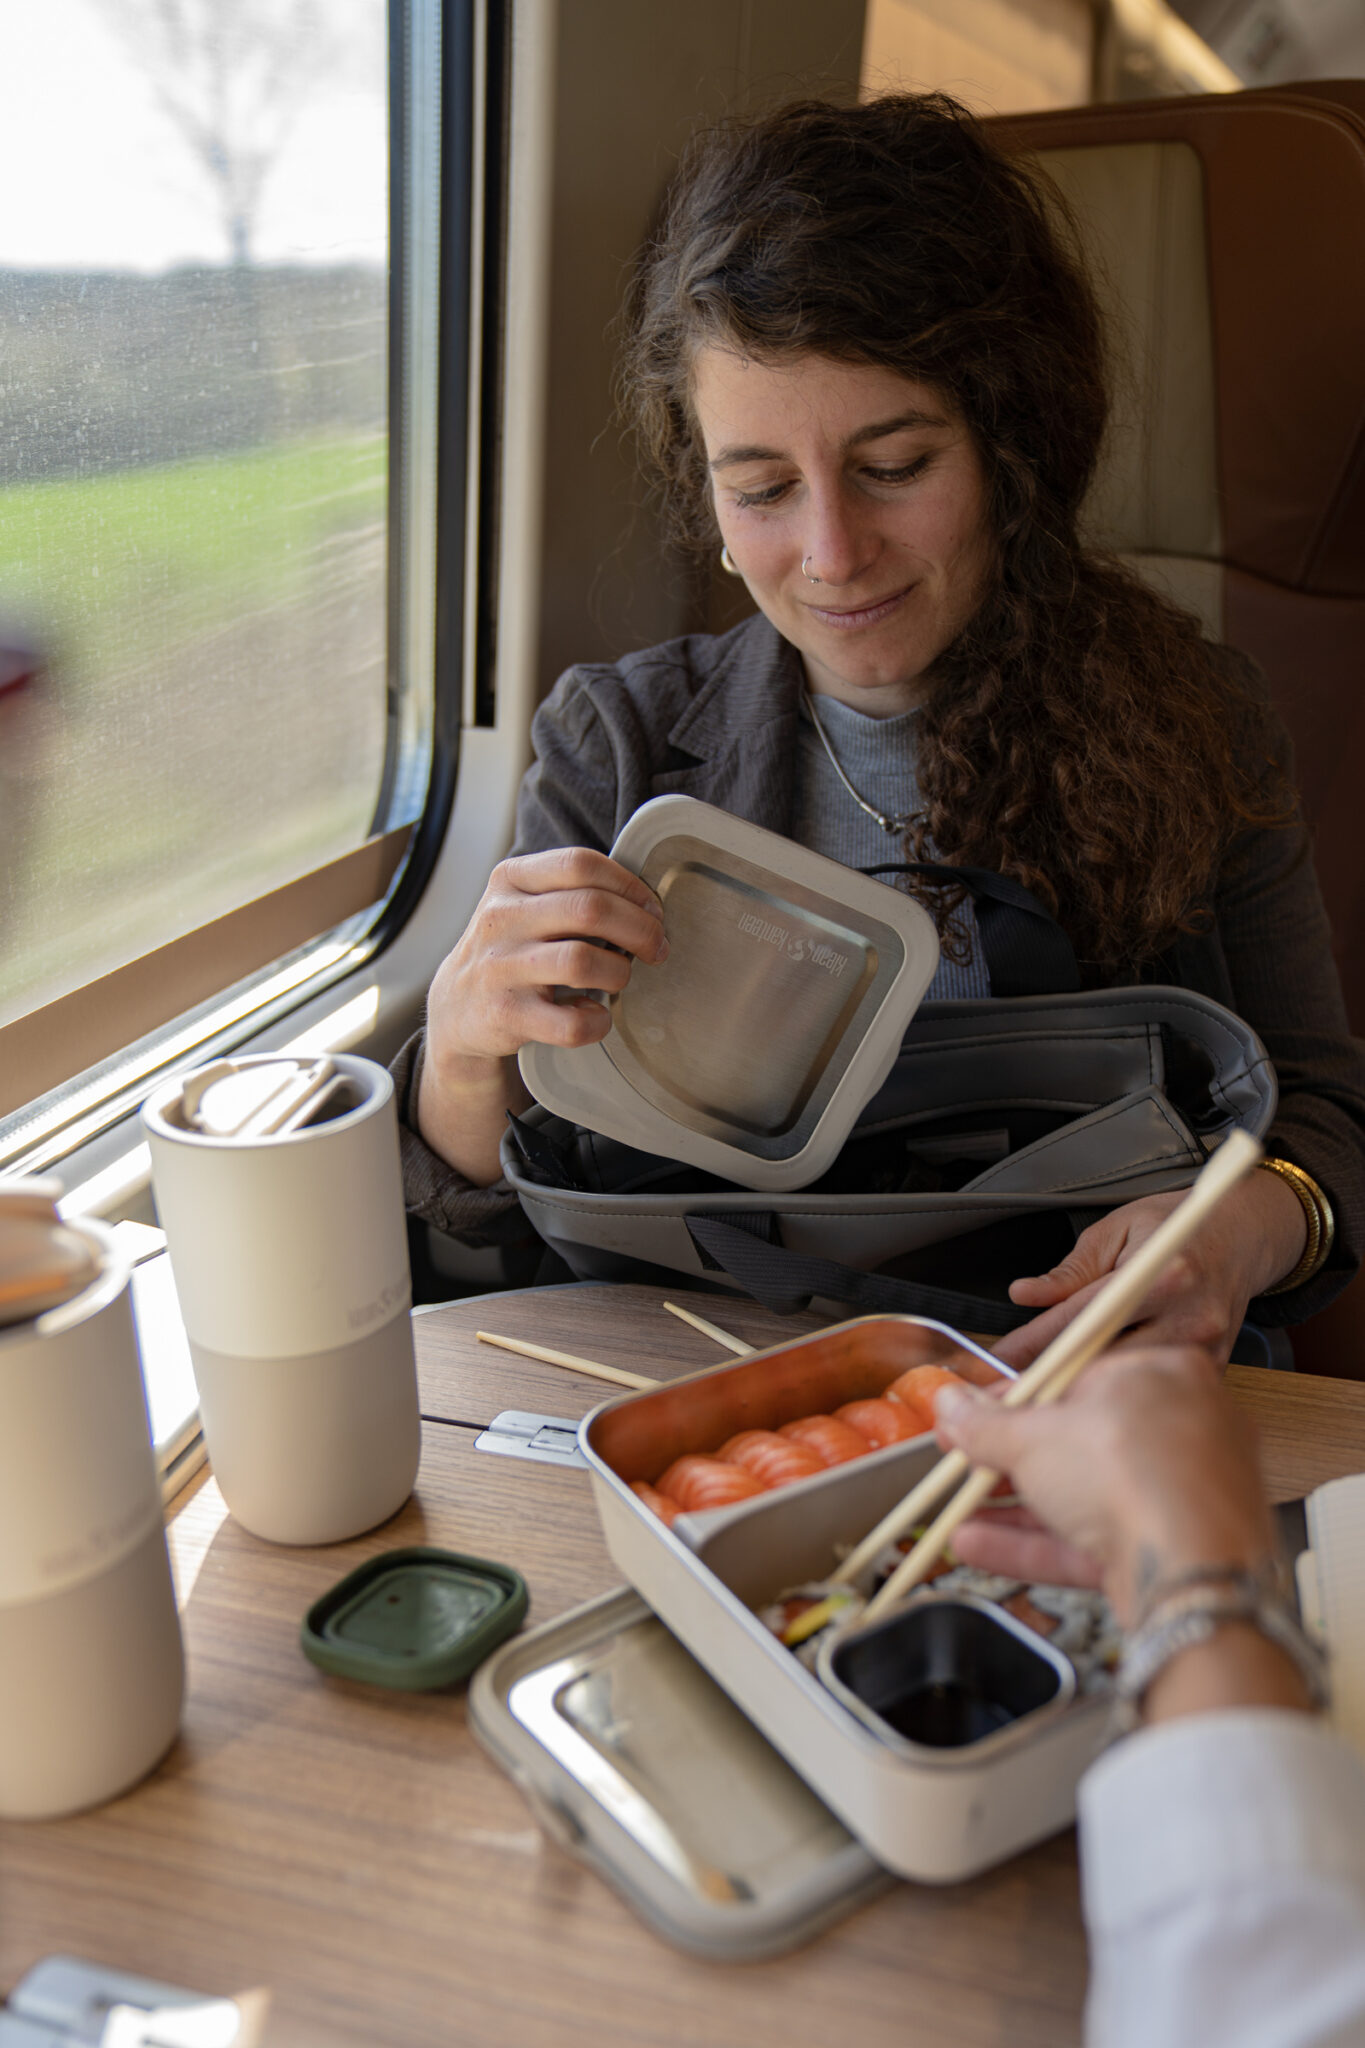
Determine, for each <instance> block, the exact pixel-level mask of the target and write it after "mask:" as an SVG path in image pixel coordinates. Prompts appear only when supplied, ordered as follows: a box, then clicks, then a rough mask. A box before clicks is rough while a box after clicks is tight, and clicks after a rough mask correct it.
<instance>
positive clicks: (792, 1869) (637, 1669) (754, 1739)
mask: <svg viewBox="0 0 1365 2048" xmlns="http://www.w3.org/2000/svg"><path fill="white" fill-rule="evenodd" d="M469 1717H470V1724H471V1726H472V1727H473V1729H474V1732H475V1734H476V1735H477V1736H478V1738H479V1740H480V1741H481V1742H482V1743H483V1745H484V1747H485V1748H486V1749H488V1750H489V1751H490V1752H491V1754H492V1755H493V1757H494V1758H495V1759H496V1761H497V1762H498V1763H500V1764H501V1765H502V1767H503V1768H504V1769H505V1770H506V1771H507V1772H508V1773H509V1774H510V1776H511V1777H512V1778H513V1779H514V1780H515V1782H516V1783H517V1784H518V1786H519V1787H520V1788H521V1790H522V1792H523V1793H524V1794H525V1796H526V1798H527V1800H528V1802H529V1803H530V1805H531V1808H532V1810H533V1812H534V1813H535V1814H536V1816H537V1818H538V1819H539V1820H540V1822H541V1824H542V1825H543V1826H544V1828H545V1830H546V1832H547V1833H548V1834H549V1835H551V1837H552V1838H553V1839H555V1840H556V1841H558V1842H559V1843H560V1844H561V1845H562V1846H563V1847H564V1848H566V1849H568V1850H569V1851H570V1852H571V1853H572V1854H574V1855H576V1856H578V1857H580V1858H582V1859H583V1860H584V1861H585V1862H587V1863H588V1864H590V1865H591V1866H592V1867H593V1868H594V1869H595V1870H596V1871H597V1872H598V1874H599V1875H600V1876H602V1877H604V1878H605V1879H606V1880H607V1882H608V1883H609V1884H610V1885H611V1886H612V1887H613V1889H614V1890H616V1891H617V1892H618V1893H619V1894H620V1895H621V1897H622V1898H623V1899H624V1900H625V1902H626V1904H627V1905H628V1906H630V1907H631V1908H632V1910H633V1911H635V1912H637V1913H638V1914H640V1916H641V1917H642V1918H643V1919H644V1920H645V1921H647V1922H648V1924H649V1925H650V1926H652V1927H653V1928H654V1930H655V1931H656V1933H659V1934H661V1935H663V1936H664V1937H665V1939H666V1940H669V1941H671V1942H673V1943H675V1944H676V1945H677V1946H679V1947H680V1948H684V1949H688V1950H691V1951H692V1952H693V1953H695V1954H698V1955H704V1956H707V1957H710V1958H711V1959H713V1960H716V1961H726V1960H729V1961H735V1962H749V1961H754V1960H756V1959H757V1958H759V1957H762V1956H769V1955H776V1954H780V1953H781V1952H782V1951H784V1950H786V1949H790V1948H795V1947H797V1946H798V1945H799V1944H800V1943H802V1942H804V1941H808V1940H810V1939H811V1937H812V1936H813V1935H815V1934H817V1933H819V1932H820V1930H821V1929H822V1928H824V1927H826V1926H828V1925H829V1924H830V1923H831V1922H833V1921H835V1920H838V1919H842V1918H843V1916H844V1915H845V1914H846V1913H850V1912H852V1911H853V1909H854V1908H855V1907H856V1906H858V1905H860V1904H861V1903H862V1902H863V1900H864V1899H867V1898H871V1897H873V1896H875V1895H876V1894H877V1893H878V1892H880V1891H882V1890H883V1889H885V1887H886V1886H888V1885H889V1884H890V1883H891V1882H892V1880H891V1878H890V1877H889V1876H888V1874H887V1873H886V1872H885V1871H884V1870H883V1869H882V1868H881V1866H880V1865H879V1864H878V1863H877V1862H876V1860H875V1859H874V1858H873V1857H872V1856H871V1855H870V1854H869V1853H868V1851H867V1850H866V1849H865V1848H863V1847H862V1845H861V1844H860V1843H858V1842H857V1841H855V1840H854V1838H853V1836H852V1835H850V1834H849V1832H848V1831H847V1829H846V1828H844V1827H843V1826H842V1825H841V1823H840V1822H839V1821H838V1820H836V1818H835V1817H834V1815H833V1814H832V1813H831V1812H830V1811H829V1809H828V1808H827V1807H826V1806H825V1805H824V1804H823V1803H822V1802H821V1801H820V1800H819V1799H818V1798H817V1797H816V1795H815V1794H814V1793H813V1792H812V1791H811V1790H810V1788H809V1787H808V1786H807V1785H806V1784H804V1783H803V1781H802V1780H801V1779H800V1778H799V1777H798V1776H797V1774H796V1773H795V1771H793V1770H792V1769H791V1767H790V1765H788V1764H787V1763H785V1762H784V1761H783V1759H782V1758H781V1757H780V1756H779V1755H778V1753H777V1751H776V1750H775V1749H774V1748H773V1747H772V1745H771V1744H770V1743H769V1742H768V1741H767V1740H766V1739H765V1738H764V1737H763V1735H761V1734H760V1733H759V1731H758V1729H757V1728H755V1727H754V1725H753V1724H752V1722H750V1721H748V1720H746V1718H745V1717H744V1715H743V1714H742V1713H741V1712H740V1711H739V1709H738V1707H736V1706H735V1705H734V1703H733V1702H732V1701H731V1700H730V1699H729V1698H727V1696H726V1694H725V1693H724V1692H723V1691H722V1690H721V1688H720V1686H718V1685H717V1684H716V1682H715V1680H714V1679H712V1678H711V1677H710V1676H709V1675H708V1674H707V1673H706V1672H705V1671H704V1670H703V1669H702V1667H701V1665H700V1664H698V1663H697V1662H696V1660H695V1659H694V1658H693V1657H692V1656H690V1655H689V1653H688V1652H687V1650H685V1649H684V1648H683V1646H682V1644H681V1643H680V1642H679V1641H678V1640H677V1638H676V1637H675V1636H673V1635H671V1634H670V1633H669V1631H668V1630H667V1629H666V1628H665V1627H664V1625H663V1623H662V1622H661V1621H659V1620H658V1619H657V1618H656V1617H655V1616H654V1615H653V1614H652V1613H651V1612H650V1610H649V1608H648V1607H647V1606H646V1605H645V1603H644V1601H642V1600H641V1599H640V1598H639V1597H638V1595H636V1594H634V1593H632V1592H629V1591H626V1590H621V1591H617V1592H615V1593H608V1594H607V1595H605V1596H604V1597H603V1598H601V1599H598V1600H593V1601H590V1602H589V1603H588V1604H587V1605H586V1606H583V1607H578V1608H575V1609H574V1610H573V1611H572V1612H571V1613H569V1614H566V1615H562V1616H560V1618H559V1619H558V1620H556V1621H552V1622H549V1623H547V1624H546V1625H545V1626H544V1627H541V1628H537V1629H533V1630H531V1631H530V1632H529V1633H528V1634H526V1635H522V1636H518V1637H516V1638H515V1639H514V1640H513V1641H512V1642H510V1643H508V1644H506V1645H505V1646H504V1647H503V1648H502V1649H501V1650H499V1651H498V1652H496V1653H495V1655H494V1656H493V1657H492V1658H491V1659H490V1660H489V1661H488V1662H487V1663H486V1664H485V1665H484V1666H483V1667H482V1669H481V1670H480V1671H479V1673H478V1675H477V1676H476V1678H475V1679H474V1682H473V1684H472V1685H471V1687H470V1694H469Z"/></svg>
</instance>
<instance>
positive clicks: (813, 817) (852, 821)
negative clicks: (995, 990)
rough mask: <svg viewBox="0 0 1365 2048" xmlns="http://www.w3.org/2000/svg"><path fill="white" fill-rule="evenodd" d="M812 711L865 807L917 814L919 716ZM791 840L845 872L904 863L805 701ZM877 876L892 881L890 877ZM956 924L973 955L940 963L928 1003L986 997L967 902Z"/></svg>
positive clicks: (826, 705)
mask: <svg viewBox="0 0 1365 2048" xmlns="http://www.w3.org/2000/svg"><path fill="white" fill-rule="evenodd" d="M815 709H816V715H817V716H818V718H819V720H820V723H821V725H822V726H823V728H824V732H825V737H826V738H827V739H828V741H829V744H830V747H831V748H832V750H833V752H834V756H835V759H836V760H837V761H838V763H839V766H840V767H841V768H842V769H843V771H844V773H845V775H846V776H847V777H848V779H849V781H850V782H851V783H852V784H853V787H854V788H855V789H856V790H857V792H858V794H859V796H860V797H862V799H863V801H864V802H865V803H869V804H872V805H874V806H875V808H876V809H877V810H879V811H881V812H883V813H884V814H885V815H887V816H894V817H904V816H905V815H907V813H910V812H913V811H916V810H918V809H919V780H918V776H917V774H916V754H917V749H918V731H919V712H918V711H902V712H900V713H899V714H898V715H897V716H896V717H894V718H869V717H868V716H867V714H866V713H865V712H862V711H857V710H855V709H854V707H853V706H852V705H851V704H841V703H840V701H839V699H838V698H837V697H821V698H820V700H819V702H818V703H817V705H816V707H815ZM791 836H792V838H793V839H795V840H796V842H797V844H798V845H800V846H808V847H809V848H810V849H811V851H812V853H823V854H825V855H827V856H828V858H829V859H830V860H838V861H842V862H843V864H844V866H845V867H848V868H870V867H878V866H880V865H882V864H883V863H885V862H887V861H899V860H904V858H905V848H904V841H903V839H902V838H901V836H900V835H899V834H896V835H894V836H893V835H892V834H890V833H888V832H884V831H883V830H882V828H881V826H880V825H879V824H878V823H877V821H876V819H875V818H869V817H868V815H867V812H866V811H862V810H859V808H858V806H857V804H856V803H855V802H854V800H853V798H852V797H851V796H850V795H849V793H848V791H847V790H846V789H845V788H844V785H843V783H842V782H841V781H840V780H839V777H838V775H837V774H836V773H835V770H834V769H833V767H832V766H831V765H830V758H829V755H828V754H827V753H826V751H825V749H824V747H823V746H822V745H821V744H820V735H819V733H818V732H817V731H816V729H815V725H814V722H813V721H812V718H811V715H810V709H809V707H808V705H807V704H806V703H805V702H804V701H803V703H802V706H801V724H800V727H799V729H798V733H797V753H796V790H795V803H794V807H793V812H792V833H791ZM880 879H881V880H883V881H891V880H893V877H891V876H889V875H884V876H882V877H881V878H880ZM957 921H959V922H961V923H963V924H965V925H966V926H967V928H968V930H969V931H970V935H971V957H970V958H969V959H968V960H967V961H965V962H964V963H962V964H961V965H959V964H958V963H957V962H956V961H952V960H947V959H941V960H940V961H939V966H938V972H937V974H936V975H935V976H934V979H933V981H932V982H931V983H930V985H929V999H930V1000H933V1001H940V1000H942V999H944V998H947V997H951V996H988V995H989V994H990V992H991V984H990V977H989V975H988V974H987V972H986V963H985V960H984V958H983V957H982V953H981V945H980V941H979V939H978V938H977V932H976V918H975V915H974V913H973V910H972V906H971V904H970V903H965V904H964V905H963V906H962V909H961V910H960V911H959V912H958V918H957Z"/></svg>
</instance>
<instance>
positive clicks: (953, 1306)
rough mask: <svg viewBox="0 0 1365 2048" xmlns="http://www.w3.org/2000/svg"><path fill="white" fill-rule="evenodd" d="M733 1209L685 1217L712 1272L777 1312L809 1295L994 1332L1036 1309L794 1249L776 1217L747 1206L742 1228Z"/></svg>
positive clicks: (1013, 1326) (792, 1308)
mask: <svg viewBox="0 0 1365 2048" xmlns="http://www.w3.org/2000/svg"><path fill="white" fill-rule="evenodd" d="M735 1214H736V1212H735V1211H729V1212H727V1213H726V1215H724V1216H707V1215H702V1214H693V1215H690V1216H688V1217H687V1218H686V1223H687V1229H688V1233H689V1235H690V1236H691V1239H692V1242H693V1244H694V1245H695V1246H696V1247H697V1250H698V1252H699V1253H700V1254H701V1259H702V1263H703V1265H705V1266H707V1267H708V1268H709V1269H710V1270H711V1271H712V1272H717V1271H719V1272H722V1273H728V1274H729V1275H730V1278H731V1279H732V1280H737V1281H738V1282H739V1284H740V1286H741V1287H742V1288H743V1289H744V1290H745V1292H746V1293H747V1294H751V1295H752V1296H753V1298H754V1300H755V1301H758V1302H761V1303H762V1304H763V1306H764V1308H770V1309H772V1310H773V1311H774V1312H775V1313H776V1314H777V1315H780V1316H790V1315H795V1313H796V1311H797V1310H798V1309H801V1308H805V1307H806V1306H807V1304H808V1303H809V1301H810V1299H811V1297H812V1295H816V1294H820V1295H824V1296H826V1297H827V1298H828V1299H829V1300H831V1301H846V1302H849V1303H850V1304H851V1305H852V1306H853V1307H854V1308H860V1309H864V1310H866V1311H867V1313H868V1314H869V1315H910V1316H929V1317H931V1318H932V1319H933V1320H934V1321H935V1322H939V1323H950V1324H951V1325H952V1326H953V1328H954V1329H969V1330H979V1331H981V1332H982V1333H983V1334H985V1335H987V1336H991V1337H1003V1336H1004V1334H1005V1332H1006V1331H1007V1330H1017V1329H1018V1328H1019V1326H1020V1324H1021V1323H1026V1322H1028V1321H1029V1320H1030V1318H1031V1316H1032V1315H1033V1310H1032V1309H1026V1308H1016V1307H1015V1306H1014V1305H1013V1303H1012V1302H1007V1301H991V1300H988V1299H987V1298H986V1297H985V1296H982V1295H979V1294H960V1293H959V1292H958V1291H957V1289H956V1288H953V1287H931V1286H929V1285H928V1284H927V1283H926V1282H923V1281H919V1280H895V1279H893V1278H891V1276H890V1275H889V1274H886V1273H863V1272H860V1271H859V1269H858V1268H857V1267H856V1266H844V1265H840V1263H839V1261H838V1260H837V1259H821V1258H817V1257H814V1256H812V1255H808V1254H806V1253H804V1252H789V1251H788V1250H787V1249H786V1247H785V1245H782V1244H779V1243H778V1241H777V1219H776V1217H775V1216H773V1215H772V1214H770V1213H768V1212H766V1211H764V1212H757V1211H753V1212H751V1211H747V1210H746V1211H744V1212H742V1223H743V1226H744V1227H740V1226H738V1225H737V1224H736V1223H735V1220H734V1217H735Z"/></svg>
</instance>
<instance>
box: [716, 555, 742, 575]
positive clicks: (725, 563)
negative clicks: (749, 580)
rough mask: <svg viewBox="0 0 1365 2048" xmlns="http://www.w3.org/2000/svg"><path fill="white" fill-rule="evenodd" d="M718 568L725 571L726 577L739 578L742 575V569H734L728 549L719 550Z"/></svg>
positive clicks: (732, 559)
mask: <svg viewBox="0 0 1365 2048" xmlns="http://www.w3.org/2000/svg"><path fill="white" fill-rule="evenodd" d="M720 566H721V568H722V569H723V570H724V571H725V573H726V575H727V576H741V575H743V573H744V572H743V570H742V569H737V568H736V567H735V564H734V557H733V556H732V555H731V553H730V550H729V548H722V549H721V551H720Z"/></svg>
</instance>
